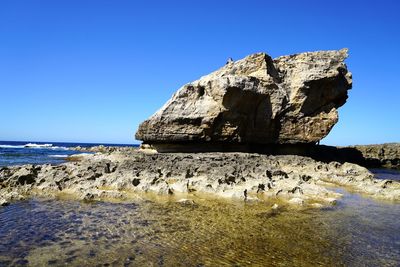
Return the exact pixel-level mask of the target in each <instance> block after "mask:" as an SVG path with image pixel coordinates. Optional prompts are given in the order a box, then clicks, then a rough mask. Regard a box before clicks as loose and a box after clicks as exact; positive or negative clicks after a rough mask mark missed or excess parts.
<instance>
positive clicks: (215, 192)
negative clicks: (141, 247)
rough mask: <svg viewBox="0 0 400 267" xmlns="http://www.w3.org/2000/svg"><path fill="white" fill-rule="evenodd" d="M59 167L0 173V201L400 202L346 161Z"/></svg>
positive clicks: (180, 156) (156, 157)
mask: <svg viewBox="0 0 400 267" xmlns="http://www.w3.org/2000/svg"><path fill="white" fill-rule="evenodd" d="M80 157H82V159H81V160H80V161H77V162H68V163H64V164H61V165H56V166H52V165H38V166H33V165H23V166H14V167H3V168H0V203H8V202H9V201H12V200H18V199H21V198H24V197H26V196H30V195H40V196H57V195H63V194H69V195H73V196H74V197H77V198H79V199H85V200H96V199H99V200H101V199H107V198H113V199H119V200H123V199H129V198H132V197H137V194H142V193H155V194H160V195H182V194H184V195H183V197H185V194H186V195H187V194H189V195H196V194H208V195H211V196H217V197H227V198H237V199H246V200H270V199H272V200H274V199H276V198H279V199H283V200H287V201H288V203H291V204H295V205H309V206H325V205H330V204H332V203H334V202H335V201H336V199H338V198H340V194H338V193H337V192H335V191H334V190H333V189H332V188H331V187H329V186H327V185H330V186H332V185H333V184H335V185H344V186H348V187H350V188H351V189H353V190H355V191H357V192H361V193H365V194H367V195H369V196H372V197H376V198H381V199H388V200H400V183H399V182H396V181H389V180H376V179H374V177H373V175H372V174H371V173H370V172H369V171H368V170H367V169H365V168H363V167H360V166H358V165H355V164H351V163H344V164H340V163H338V162H332V163H322V162H318V161H315V160H313V159H311V158H307V157H301V156H290V155H282V156H268V155H260V154H249V153H199V154H190V153H163V154H158V153H156V154H147V153H144V152H141V151H139V150H137V149H131V150H130V151H128V150H124V151H123V152H121V151H115V152H111V153H97V154H91V155H88V154H86V155H81V156H80Z"/></svg>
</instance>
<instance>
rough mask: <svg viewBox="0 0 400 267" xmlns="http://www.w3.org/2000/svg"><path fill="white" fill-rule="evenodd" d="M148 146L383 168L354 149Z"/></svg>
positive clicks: (163, 150) (189, 144) (190, 144)
mask: <svg viewBox="0 0 400 267" xmlns="http://www.w3.org/2000/svg"><path fill="white" fill-rule="evenodd" d="M151 147H152V148H154V149H156V150H157V151H158V152H160V153H205V152H245V153H259V154H267V155H298V156H305V157H310V158H313V159H315V160H318V161H322V162H328V163H329V162H333V161H336V162H340V163H344V162H350V163H356V164H359V165H361V166H364V167H368V168H380V167H383V163H382V161H381V160H379V159H376V158H365V157H364V156H363V154H362V153H361V151H359V150H357V149H356V148H354V147H334V146H326V145H316V144H280V145H278V144H268V145H267V144H265V145H263V144H232V143H222V142H221V143H214V142H208V143H198V142H182V143H155V144H154V143H153V144H151Z"/></svg>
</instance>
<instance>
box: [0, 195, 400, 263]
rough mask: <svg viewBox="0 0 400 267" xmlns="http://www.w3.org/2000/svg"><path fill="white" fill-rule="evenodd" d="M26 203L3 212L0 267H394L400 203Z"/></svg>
mask: <svg viewBox="0 0 400 267" xmlns="http://www.w3.org/2000/svg"><path fill="white" fill-rule="evenodd" d="M344 193H345V196H344V198H343V199H342V200H341V201H340V202H339V203H338V205H337V206H335V207H333V208H330V209H325V210H307V211H295V210H287V209H286V210H285V209H282V210H281V212H280V213H276V214H275V213H271V212H269V211H270V208H269V207H270V205H267V204H265V203H263V204H260V203H258V204H257V203H242V202H225V201H217V200H213V201H211V200H200V199H198V200H196V204H194V205H193V204H181V203H176V202H151V201H136V202H134V203H129V204H116V203H103V202H95V203H84V202H78V201H65V200H64V201H63V200H57V201H54V200H43V199H42V200H41V199H33V200H28V201H23V202H19V203H15V204H12V205H10V206H7V207H2V208H0V266H7V265H25V264H29V265H31V266H44V265H52V264H53V265H55V266H59V265H65V264H68V265H70V266H310V265H311V266H316V265H317V266H318V265H321V266H343V265H346V266H399V264H400V231H399V230H400V221H399V218H400V205H399V204H391V203H382V202H376V201H374V200H369V199H365V198H362V197H361V196H359V195H354V194H349V193H346V192H344Z"/></svg>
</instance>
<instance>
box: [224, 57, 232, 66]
mask: <svg viewBox="0 0 400 267" xmlns="http://www.w3.org/2000/svg"><path fill="white" fill-rule="evenodd" d="M229 63H233V59H232V58H231V57H230V58H228V60H227V61H226V64H225V65H228V64H229Z"/></svg>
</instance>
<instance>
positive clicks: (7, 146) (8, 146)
mask: <svg viewBox="0 0 400 267" xmlns="http://www.w3.org/2000/svg"><path fill="white" fill-rule="evenodd" d="M0 147H2V148H24V146H12V145H0Z"/></svg>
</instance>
